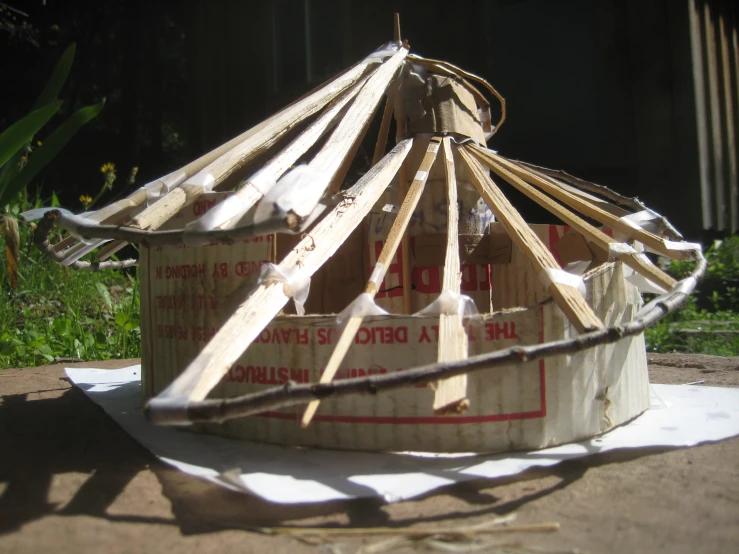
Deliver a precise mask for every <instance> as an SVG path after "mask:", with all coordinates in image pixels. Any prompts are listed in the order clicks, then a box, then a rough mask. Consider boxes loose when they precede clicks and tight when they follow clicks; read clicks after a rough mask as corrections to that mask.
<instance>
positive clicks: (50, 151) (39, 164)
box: [0, 99, 105, 206]
mask: <svg viewBox="0 0 739 554" xmlns="http://www.w3.org/2000/svg"><path fill="white" fill-rule="evenodd" d="M104 104H105V100H104V99H103V100H101V101H100V102H98V103H97V104H94V105H92V106H87V107H86V108H82V109H80V110H78V111H76V112H75V113H74V114H72V115H71V116H70V117H69V119H67V120H66V121H65V122H64V123H62V124H61V125H60V126H59V127H57V128H56V129H55V130H54V132H53V133H51V134H50V135H49V136H48V137H46V140H45V141H44V144H43V145H41V146H40V147H39V148H38V149H37V150H36V152H35V153H34V154H33V156H31V157H30V159H29V160H28V165H26V167H24V168H23V170H22V171H21V172H20V173H19V174H18V175H16V176H15V178H14V179H13V180H12V181H11V182H10V183H9V184H8V185H7V186H6V187H5V189H4V190H2V191H0V206H3V205H5V203H7V199H8V198H12V197H13V196H15V195H16V194H18V193H19V192H20V191H21V190H23V189H24V188H25V186H26V185H28V183H30V182H31V179H33V178H34V177H35V176H36V175H37V174H38V173H39V171H41V170H42V169H43V168H44V167H45V166H46V164H48V163H49V162H50V161H51V160H52V159H53V158H54V156H56V155H57V154H58V153H59V151H60V150H61V149H62V148H64V146H65V145H66V144H67V143H68V142H69V141H70V139H71V138H72V137H73V136H74V135H75V134H76V133H77V131H79V130H80V128H81V127H82V126H83V125H85V123H87V122H88V121H90V120H91V119H92V118H94V117H95V116H96V115H97V114H99V113H100V110H102V109H103V105H104ZM0 151H1V150H0Z"/></svg>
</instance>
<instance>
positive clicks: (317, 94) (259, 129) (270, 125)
mask: <svg viewBox="0 0 739 554" xmlns="http://www.w3.org/2000/svg"><path fill="white" fill-rule="evenodd" d="M367 65H368V64H366V63H360V64H358V65H356V66H354V67H353V68H352V69H351V70H349V71H348V72H346V73H344V74H343V75H341V76H339V77H338V78H336V79H334V80H332V81H330V82H329V83H326V84H325V85H323V86H322V87H320V88H319V89H317V90H315V91H314V92H312V93H311V94H309V95H308V96H306V97H305V98H303V99H301V100H299V101H297V102H295V103H294V104H292V105H290V106H288V107H287V108H285V109H284V110H282V111H281V112H278V113H277V114H276V115H274V116H272V117H270V118H269V119H267V120H266V121H264V122H262V123H260V124H259V125H258V126H256V127H254V128H253V129H252V130H251V132H250V133H249V135H248V137H247V138H246V139H245V140H244V141H243V142H240V143H239V144H237V145H235V146H234V147H233V148H231V149H230V150H228V151H227V152H225V153H223V154H222V155H220V156H219V157H217V158H216V159H214V160H213V161H211V162H210V163H209V164H208V165H206V166H205V167H204V168H203V169H201V170H200V171H199V172H198V173H196V174H195V175H194V176H192V177H191V178H190V179H193V178H196V177H198V176H202V177H204V178H207V177H208V176H210V177H211V178H212V179H213V181H214V187H217V186H218V185H220V184H221V183H222V182H224V181H225V180H226V179H227V178H228V177H230V176H231V175H232V174H233V173H234V172H235V171H237V170H238V169H239V168H241V167H243V166H244V165H245V164H246V163H248V162H249V161H250V160H252V159H254V158H255V157H256V156H257V155H259V154H261V153H263V152H265V151H267V150H268V149H269V148H271V147H272V146H273V145H275V144H276V143H277V141H278V140H279V139H280V138H282V137H283V136H284V135H285V134H286V133H287V132H288V131H289V130H290V129H292V128H294V127H295V126H296V125H298V124H300V123H301V122H303V121H305V120H306V119H307V118H309V117H311V116H312V115H314V114H315V113H317V112H318V111H320V110H321V109H322V108H323V107H324V106H326V104H328V103H329V102H331V101H332V100H334V99H336V98H337V97H339V96H340V95H341V94H342V93H343V92H344V91H345V90H346V89H347V88H349V87H350V86H352V85H353V84H355V83H356V82H357V81H359V80H360V79H361V78H362V76H363V74H364V72H365V70H366V69H367ZM384 65H385V64H383V67H384ZM375 73H377V70H375ZM373 76H374V74H373ZM186 183H187V181H185V182H184V183H183V184H180V185H179V186H178V187H177V188H175V189H174V190H171V191H169V192H168V193H167V194H166V195H165V196H163V197H161V198H160V199H159V200H157V201H156V202H154V203H153V204H152V205H151V206H149V207H148V208H146V209H145V210H144V211H143V212H141V213H140V214H139V215H137V216H136V217H135V218H134V219H133V222H132V225H133V226H134V227H138V228H140V229H157V228H159V227H160V226H161V225H162V224H163V223H164V222H165V221H168V220H169V219H170V218H172V217H174V215H175V214H176V213H177V212H178V211H179V210H181V209H182V208H183V207H185V206H186V205H188V204H190V203H192V202H194V201H195V200H196V199H197V198H198V197H199V196H201V195H202V194H203V193H204V192H205V190H204V189H203V187H201V186H198V185H193V186H190V185H187V184H186Z"/></svg>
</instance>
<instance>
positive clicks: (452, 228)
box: [434, 137, 470, 415]
mask: <svg viewBox="0 0 739 554" xmlns="http://www.w3.org/2000/svg"><path fill="white" fill-rule="evenodd" d="M442 150H443V153H444V172H445V176H446V185H447V200H448V201H447V243H446V255H445V262H444V278H443V281H442V289H441V293H442V294H444V293H447V292H448V293H452V294H454V295H459V293H460V284H461V280H462V277H461V273H460V265H459V236H458V235H459V205H458V203H457V177H456V173H455V168H454V155H453V152H452V146H451V139H450V138H449V137H445V138H444V140H443V141H442ZM463 315H464V314H463V313H460V312H459V311H457V312H456V313H443V312H442V313H441V314H440V315H439V354H438V361H439V363H444V362H454V361H457V360H464V359H465V358H467V349H468V343H467V334H466V333H465V329H464V326H463V322H462V318H463ZM435 389H436V390H435V393H434V413H435V414H437V415H442V414H450V413H451V414H454V413H461V412H464V411H465V410H466V409H467V408H468V407H469V405H470V402H469V400H467V375H457V376H456V377H450V378H449V379H442V380H440V381H437V382H436V383H435Z"/></svg>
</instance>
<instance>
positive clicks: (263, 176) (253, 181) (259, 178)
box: [244, 169, 277, 196]
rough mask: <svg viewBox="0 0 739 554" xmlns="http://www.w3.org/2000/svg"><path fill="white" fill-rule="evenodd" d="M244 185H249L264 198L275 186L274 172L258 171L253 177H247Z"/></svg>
mask: <svg viewBox="0 0 739 554" xmlns="http://www.w3.org/2000/svg"><path fill="white" fill-rule="evenodd" d="M244 184H250V185H251V186H253V187H254V188H255V189H257V190H258V191H259V192H261V193H262V196H265V195H266V194H267V193H268V192H269V191H270V190H272V188H274V186H275V185H276V184H277V181H276V179H275V174H274V172H272V171H270V170H268V169H260V170H259V171H257V172H256V173H255V174H254V175H252V176H251V177H249V178H248V179H247V180H246V181H245V183H244Z"/></svg>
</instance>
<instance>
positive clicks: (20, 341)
mask: <svg viewBox="0 0 739 554" xmlns="http://www.w3.org/2000/svg"><path fill="white" fill-rule="evenodd" d="M14 211H15V212H16V213H17V210H14ZM19 223H20V234H21V251H20V259H19V268H20V271H19V276H18V287H17V289H15V290H13V289H11V288H10V283H9V279H8V275H7V273H6V269H5V264H4V263H0V291H1V292H0V293H1V296H2V297H1V298H0V368H8V367H25V366H34V365H39V364H44V363H49V362H53V361H55V360H58V359H60V358H76V359H82V360H106V359H115V358H136V357H139V356H140V345H141V329H140V327H139V317H140V304H139V287H138V280H137V278H136V275H135V273H134V272H127V273H122V272H119V271H101V272H90V271H74V270H70V269H68V268H66V267H62V266H60V265H58V264H56V263H54V262H52V261H51V260H49V259H48V258H47V257H46V256H44V255H43V254H42V253H41V252H40V251H39V250H38V248H36V246H35V245H33V243H32V240H31V228H30V226H29V224H27V223H24V222H19ZM706 258H707V259H708V262H709V268H708V271H707V274H706V277H705V278H704V279H703V281H701V282H700V283H699V285H698V290H697V292H696V293H695V294H694V295H693V296H691V297H690V299H689V300H688V303H687V305H686V307H685V308H683V309H682V310H680V311H678V312H676V313H674V314H671V315H670V316H669V317H667V318H665V319H663V320H661V321H660V322H659V323H657V325H655V326H654V327H651V328H649V329H647V331H646V333H645V336H646V342H647V349H648V350H649V351H650V352H687V353H701V354H714V355H719V356H737V355H739V313H737V311H736V309H737V306H739V237H737V236H735V237H730V238H728V239H726V240H724V241H722V242H718V241H717V243H715V244H714V245H713V246H712V247H711V248H709V249H708V251H707V252H706ZM691 269H692V264H691V263H688V262H672V263H671V264H670V267H669V272H670V273H671V274H673V275H674V276H675V277H677V278H682V277H684V276H685V275H687V274H688V273H689V272H690V271H691ZM732 331H734V332H732Z"/></svg>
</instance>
